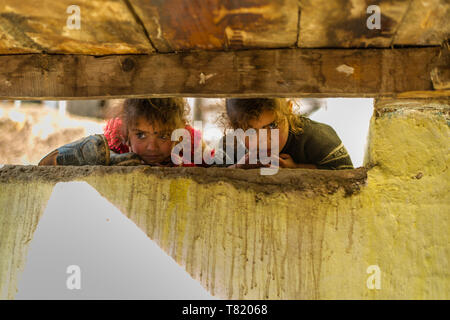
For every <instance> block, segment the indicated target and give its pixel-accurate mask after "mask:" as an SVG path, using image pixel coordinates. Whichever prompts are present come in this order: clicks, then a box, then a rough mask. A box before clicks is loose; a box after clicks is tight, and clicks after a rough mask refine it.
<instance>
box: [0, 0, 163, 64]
mask: <svg viewBox="0 0 450 320" xmlns="http://www.w3.org/2000/svg"><path fill="white" fill-rule="evenodd" d="M71 5H78V8H79V10H80V12H79V14H80V15H79V18H80V19H79V21H80V25H79V27H80V28H79V29H72V28H69V26H68V18H69V17H70V16H72V14H73V13H74V12H75V11H72V10H69V13H68V12H67V10H68V8H69V7H70V6H71ZM69 22H70V19H69ZM154 51H155V50H154V49H153V47H152V46H151V44H150V42H149V41H148V39H147V38H146V36H145V33H144V30H143V29H142V26H141V25H139V24H138V23H137V22H136V21H135V19H134V17H133V15H132V13H131V12H130V11H129V10H128V8H127V6H126V4H125V3H124V2H123V1H122V0H79V1H72V0H58V1H53V0H40V1H39V4H37V2H36V1H15V0H6V1H4V0H2V1H0V54H16V53H17V54H22V53H43V52H45V53H70V54H94V55H107V54H135V53H152V52H154Z"/></svg>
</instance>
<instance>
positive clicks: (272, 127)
mask: <svg viewBox="0 0 450 320" xmlns="http://www.w3.org/2000/svg"><path fill="white" fill-rule="evenodd" d="M276 128H278V123H276V122H275V121H274V122H272V123H271V124H269V129H276Z"/></svg>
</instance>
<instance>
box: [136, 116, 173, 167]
mask: <svg viewBox="0 0 450 320" xmlns="http://www.w3.org/2000/svg"><path fill="white" fill-rule="evenodd" d="M160 128H161V126H160V125H159V124H158V123H153V124H151V123H149V122H148V121H147V120H145V119H140V120H139V121H138V123H137V124H136V125H135V126H134V127H131V128H130V131H129V133H128V136H129V143H130V147H131V151H132V152H134V153H137V154H138V155H139V156H140V157H141V158H142V160H144V161H145V163H147V164H160V163H162V162H165V161H168V160H170V154H171V151H172V147H173V143H172V141H171V139H170V136H171V133H170V132H161V130H160Z"/></svg>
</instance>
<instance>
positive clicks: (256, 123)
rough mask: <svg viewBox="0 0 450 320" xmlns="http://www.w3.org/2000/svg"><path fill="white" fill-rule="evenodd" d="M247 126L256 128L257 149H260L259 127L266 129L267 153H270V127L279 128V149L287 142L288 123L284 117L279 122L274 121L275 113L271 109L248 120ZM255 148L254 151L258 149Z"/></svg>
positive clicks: (246, 142)
mask: <svg viewBox="0 0 450 320" xmlns="http://www.w3.org/2000/svg"><path fill="white" fill-rule="evenodd" d="M248 126H249V128H253V129H255V130H256V132H257V135H258V137H257V141H258V147H257V148H258V150H259V149H260V146H259V129H267V141H266V146H267V147H266V148H265V149H267V154H268V155H270V148H271V139H270V136H271V135H270V129H279V141H278V143H279V149H278V150H279V151H281V150H282V149H283V147H284V145H285V144H286V142H287V138H288V135H289V125H288V122H287V120H286V119H284V121H281V122H279V123H277V122H276V116H275V113H274V112H273V111H268V110H266V111H264V112H262V113H261V115H260V116H259V117H258V118H256V119H251V120H250V121H249V122H248ZM248 140H249V139H246V141H245V145H246V147H247V149H250V148H249V143H248V142H249V141H248ZM258 150H255V151H258Z"/></svg>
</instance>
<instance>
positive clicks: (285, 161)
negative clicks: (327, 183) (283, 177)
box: [279, 153, 317, 169]
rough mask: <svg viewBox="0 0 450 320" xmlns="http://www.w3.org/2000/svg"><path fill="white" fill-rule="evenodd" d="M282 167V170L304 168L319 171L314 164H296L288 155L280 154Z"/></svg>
mask: <svg viewBox="0 0 450 320" xmlns="http://www.w3.org/2000/svg"><path fill="white" fill-rule="evenodd" d="M279 159H280V167H281V168H304V169H317V166H316V165H314V164H306V163H295V162H294V160H293V159H292V157H291V156H290V155H289V154H287V153H282V154H280V158H279Z"/></svg>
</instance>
